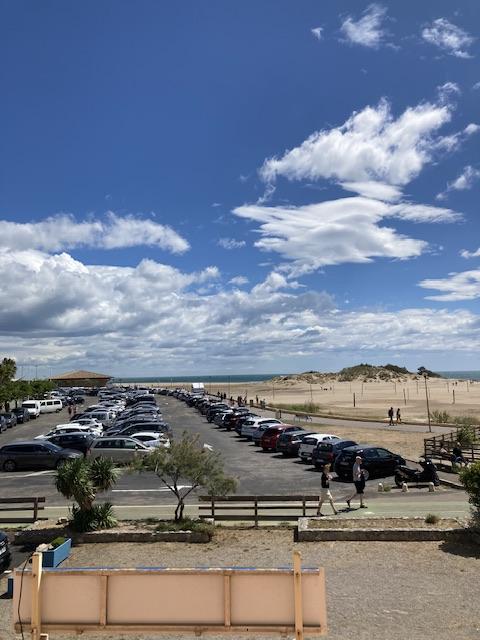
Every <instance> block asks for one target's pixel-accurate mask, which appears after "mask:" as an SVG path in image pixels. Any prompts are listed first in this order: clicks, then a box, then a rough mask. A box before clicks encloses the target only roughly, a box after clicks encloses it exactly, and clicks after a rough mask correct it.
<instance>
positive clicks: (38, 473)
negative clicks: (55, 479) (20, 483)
mask: <svg viewBox="0 0 480 640" xmlns="http://www.w3.org/2000/svg"><path fill="white" fill-rule="evenodd" d="M54 473H55V470H54V469H51V470H50V469H48V470H46V471H34V472H33V473H27V474H26V475H24V476H20V475H18V473H11V474H7V473H2V474H0V479H1V478H6V479H7V480H12V479H13V478H18V479H20V478H31V477H32V476H47V475H52V474H54Z"/></svg>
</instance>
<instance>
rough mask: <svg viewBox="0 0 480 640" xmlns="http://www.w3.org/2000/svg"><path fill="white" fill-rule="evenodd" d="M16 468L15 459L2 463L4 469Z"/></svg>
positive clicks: (12, 469)
mask: <svg viewBox="0 0 480 640" xmlns="http://www.w3.org/2000/svg"><path fill="white" fill-rule="evenodd" d="M16 469H17V463H16V462H15V460H5V462H4V463H3V470H4V471H16Z"/></svg>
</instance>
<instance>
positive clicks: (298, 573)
mask: <svg viewBox="0 0 480 640" xmlns="http://www.w3.org/2000/svg"><path fill="white" fill-rule="evenodd" d="M293 593H294V605H295V640H303V602H302V556H301V555H300V552H299V551H294V552H293Z"/></svg>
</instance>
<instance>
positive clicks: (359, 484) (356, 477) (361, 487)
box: [346, 456, 367, 509]
mask: <svg viewBox="0 0 480 640" xmlns="http://www.w3.org/2000/svg"><path fill="white" fill-rule="evenodd" d="M366 479H367V474H366V471H365V470H364V469H362V458H361V457H360V456H357V457H356V458H355V464H354V465H353V483H354V485H355V493H353V494H352V495H351V496H350V498H347V500H346V502H347V506H348V508H349V509H350V503H351V501H352V500H353V499H354V498H355V497H356V496H358V498H359V500H360V509H366V508H367V505H366V504H365V503H364V502H363V494H364V491H365V481H366Z"/></svg>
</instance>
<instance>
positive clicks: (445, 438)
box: [423, 426, 480, 462]
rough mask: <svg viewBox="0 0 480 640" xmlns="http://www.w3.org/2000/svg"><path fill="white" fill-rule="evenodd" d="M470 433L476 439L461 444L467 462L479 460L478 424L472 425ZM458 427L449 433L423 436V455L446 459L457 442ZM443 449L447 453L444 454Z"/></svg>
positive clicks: (479, 437) (479, 438) (479, 427)
mask: <svg viewBox="0 0 480 640" xmlns="http://www.w3.org/2000/svg"><path fill="white" fill-rule="evenodd" d="M471 429H472V435H473V436H474V438H475V439H476V440H477V442H474V443H472V444H469V445H461V449H462V455H463V456H464V458H465V459H466V460H468V461H469V462H477V461H480V426H472V427H471ZM458 431H459V430H458V429H456V430H455V431H450V432H449V433H442V434H441V435H437V436H433V437H431V438H425V440H424V441H423V447H424V455H425V457H428V458H438V459H445V460H447V459H448V457H449V456H450V455H451V453H452V449H453V447H454V446H455V445H456V443H457V442H458ZM444 451H446V452H447V453H446V454H445V453H444Z"/></svg>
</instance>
